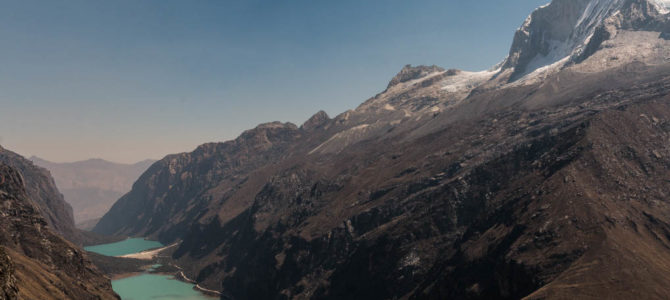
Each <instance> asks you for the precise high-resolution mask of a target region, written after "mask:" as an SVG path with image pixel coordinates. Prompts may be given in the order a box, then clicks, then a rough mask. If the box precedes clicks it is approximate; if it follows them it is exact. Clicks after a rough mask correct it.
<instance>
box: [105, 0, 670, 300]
mask: <svg viewBox="0 0 670 300" xmlns="http://www.w3.org/2000/svg"><path fill="white" fill-rule="evenodd" d="M664 3H665V4H667V2H666V1H664V2H657V1H649V0H621V1H617V0H614V1H601V0H554V1H552V2H551V3H550V4H548V5H546V6H543V7H541V8H538V9H537V10H536V11H535V12H533V13H532V14H531V16H530V17H529V18H528V19H527V20H526V21H525V22H524V23H523V25H522V26H521V28H520V29H519V30H518V32H517V33H516V34H515V36H514V41H513V45H512V47H511V49H510V52H509V55H508V57H507V58H506V59H505V60H504V61H503V62H502V63H501V64H499V65H497V66H495V67H493V68H491V69H490V70H487V71H482V72H467V71H461V70H456V69H443V68H440V67H436V66H431V67H428V66H419V67H412V66H406V67H404V68H403V69H402V70H401V71H400V73H398V75H396V76H395V77H394V78H393V79H392V80H391V82H390V83H389V85H388V86H387V87H386V90H384V91H383V92H381V93H380V94H378V95H376V96H374V97H373V98H371V99H369V100H367V101H365V102H364V103H363V104H361V105H360V106H359V107H357V108H356V109H354V110H350V111H347V112H345V113H342V114H340V115H338V116H336V117H334V118H330V117H329V116H328V115H327V114H325V113H324V112H319V113H317V114H315V115H314V116H313V117H312V118H310V119H309V120H308V121H307V122H305V123H304V124H303V125H302V126H297V125H294V124H291V123H280V122H274V123H267V124H262V125H260V126H258V127H257V128H254V129H252V130H249V131H246V132H244V133H243V134H242V135H241V136H240V137H238V138H237V139H235V140H232V141H227V142H223V143H210V144H205V145H202V146H200V147H198V148H197V149H196V150H195V151H193V152H191V153H181V154H175V155H169V156H167V157H165V158H164V159H162V160H160V161H158V162H157V163H155V164H154V165H153V166H152V167H150V168H149V169H148V170H147V172H145V173H144V174H143V175H142V176H140V178H139V179H138V181H137V182H136V183H135V185H134V186H133V189H132V190H131V191H130V192H129V193H128V194H126V195H125V196H123V197H122V198H121V199H119V201H118V202H116V203H115V204H114V206H113V207H112V208H111V209H110V211H109V212H108V213H107V214H106V215H105V216H104V217H103V218H102V219H101V220H100V222H99V223H98V224H97V226H96V227H95V228H94V231H95V232H99V233H103V234H127V235H134V236H147V237H152V238H157V239H159V240H161V241H162V242H163V243H166V244H167V243H172V242H177V241H179V242H181V243H180V245H179V247H178V249H177V250H176V251H175V252H174V255H173V258H174V259H176V260H177V262H178V263H179V264H180V265H181V266H183V267H184V273H185V274H186V275H187V277H189V278H194V279H195V280H196V281H197V282H198V284H200V286H203V287H206V288H208V289H213V290H218V291H221V293H222V299H521V298H525V299H568V298H569V299H603V298H604V299H638V298H643V299H664V298H666V297H667V295H669V294H670V288H669V287H670V277H668V276H667V274H668V272H670V251H669V250H668V249H670V202H668V200H667V195H669V194H670V186H669V185H668V184H667V182H668V180H670V144H669V143H670V124H669V123H668V121H667V120H670V26H669V24H670V17H669V16H670V15H668V14H667V9H666V7H667V6H661V4H664ZM665 4H664V5H665Z"/></svg>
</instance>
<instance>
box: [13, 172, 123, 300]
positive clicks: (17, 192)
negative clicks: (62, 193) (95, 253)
mask: <svg viewBox="0 0 670 300" xmlns="http://www.w3.org/2000/svg"><path fill="white" fill-rule="evenodd" d="M24 178H25V176H23V175H22V174H21V173H20V172H19V171H18V170H16V169H14V168H13V167H10V166H8V165H5V164H4V163H0V270H2V272H0V289H1V290H0V298H1V299H45V300H48V299H54V300H57V299H58V300H60V299H118V297H117V296H116V294H115V293H114V292H113V291H112V287H111V283H110V281H109V279H108V278H106V277H105V276H103V275H102V274H101V273H100V272H98V271H97V270H96V269H95V267H94V266H93V265H92V264H91V263H90V262H89V261H88V259H87V258H86V255H85V254H84V251H83V250H81V249H79V248H77V247H76V246H74V245H73V244H71V243H70V242H68V241H66V240H64V239H63V238H62V237H60V236H58V235H57V234H55V233H54V232H52V230H51V228H50V224H49V223H48V222H47V221H46V220H45V218H43V217H42V216H41V214H40V213H41V209H38V208H37V206H36V205H35V204H34V202H33V201H32V200H31V199H30V198H29V196H28V194H27V192H26V190H25V182H24Z"/></svg>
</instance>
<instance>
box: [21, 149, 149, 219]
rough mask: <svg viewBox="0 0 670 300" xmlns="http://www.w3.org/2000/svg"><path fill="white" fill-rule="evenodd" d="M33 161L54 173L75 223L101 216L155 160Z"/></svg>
mask: <svg viewBox="0 0 670 300" xmlns="http://www.w3.org/2000/svg"><path fill="white" fill-rule="evenodd" d="M30 160H31V161H32V162H33V163H34V164H35V165H38V166H40V167H42V168H45V169H47V170H49V171H50V172H51V175H52V176H53V177H54V180H55V182H56V186H57V187H58V189H59V190H60V191H61V192H62V193H63V196H64V197H65V200H66V201H67V202H68V203H69V204H70V205H71V206H72V208H73V214H74V220H75V223H81V222H85V221H89V220H95V219H99V218H100V217H102V215H104V214H105V213H106V212H107V211H108V210H109V208H110V207H111V206H112V204H114V202H116V200H118V199H119V198H121V196H123V195H124V194H125V193H127V192H128V191H130V188H131V187H132V185H133V183H134V182H135V180H137V178H139V177H140V175H141V174H142V173H143V172H144V171H146V170H147V169H148V168H149V167H150V166H151V165H152V164H153V163H154V162H155V161H153V160H145V161H141V162H138V163H136V164H117V163H112V162H108V161H104V160H101V159H90V160H86V161H80V162H73V163H53V162H50V161H46V160H43V159H40V158H38V157H31V158H30Z"/></svg>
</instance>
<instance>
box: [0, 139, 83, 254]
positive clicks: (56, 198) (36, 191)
mask: <svg viewBox="0 0 670 300" xmlns="http://www.w3.org/2000/svg"><path fill="white" fill-rule="evenodd" d="M0 163H3V164H6V165H9V166H11V167H13V168H15V169H17V170H18V171H19V172H21V174H22V175H23V178H24V180H25V184H26V193H28V197H29V198H30V199H32V201H34V202H35V203H36V204H37V207H38V208H39V210H40V213H41V215H42V216H44V218H45V219H46V221H47V223H48V224H49V226H51V227H52V228H53V229H54V230H55V231H56V232H57V233H58V234H60V235H62V236H63V237H65V238H66V239H68V240H70V241H72V242H75V243H79V242H80V239H81V237H80V235H79V232H78V230H77V229H76V228H75V226H74V219H73V216H72V207H71V206H70V205H69V204H68V203H67V202H65V199H64V198H63V195H62V194H61V193H60V192H59V191H58V188H56V184H55V183H54V180H53V178H52V177H51V174H50V173H49V171H47V170H45V169H43V168H40V167H38V166H36V165H34V164H33V163H32V162H31V161H29V160H27V159H25V158H23V157H22V156H20V155H18V154H16V153H14V152H11V151H9V150H7V149H4V148H2V147H0Z"/></svg>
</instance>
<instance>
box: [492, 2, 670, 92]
mask: <svg viewBox="0 0 670 300" xmlns="http://www.w3.org/2000/svg"><path fill="white" fill-rule="evenodd" d="M666 5H667V4H664V3H663V2H659V1H654V0H651V1H650V0H554V1H552V2H551V3H550V4H548V5H546V6H543V7H541V8H538V9H537V10H535V11H534V12H533V13H532V14H531V15H530V16H529V17H528V19H526V21H525V22H524V24H523V25H522V26H521V28H519V30H518V31H517V33H516V35H515V36H514V41H513V43H512V48H511V49H510V53H509V56H508V58H507V59H506V60H505V62H504V64H503V70H510V71H511V74H510V75H509V76H510V77H509V79H510V80H512V81H513V80H517V79H519V78H521V77H523V76H524V75H527V74H530V73H532V72H533V71H536V70H538V69H541V68H545V67H548V66H551V65H553V64H556V63H558V64H559V66H564V65H565V64H569V63H574V62H581V61H583V60H584V59H585V58H586V57H588V56H590V55H591V54H593V53H594V52H595V50H596V49H597V48H598V47H600V46H601V43H602V42H603V41H605V40H607V39H610V38H611V37H613V36H615V35H616V34H617V33H618V32H619V31H621V30H646V31H656V32H666V31H668V30H669V29H670V27H669V26H668V25H669V24H670V22H668V17H667V15H664V13H665V12H666V8H665V7H666Z"/></svg>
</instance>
